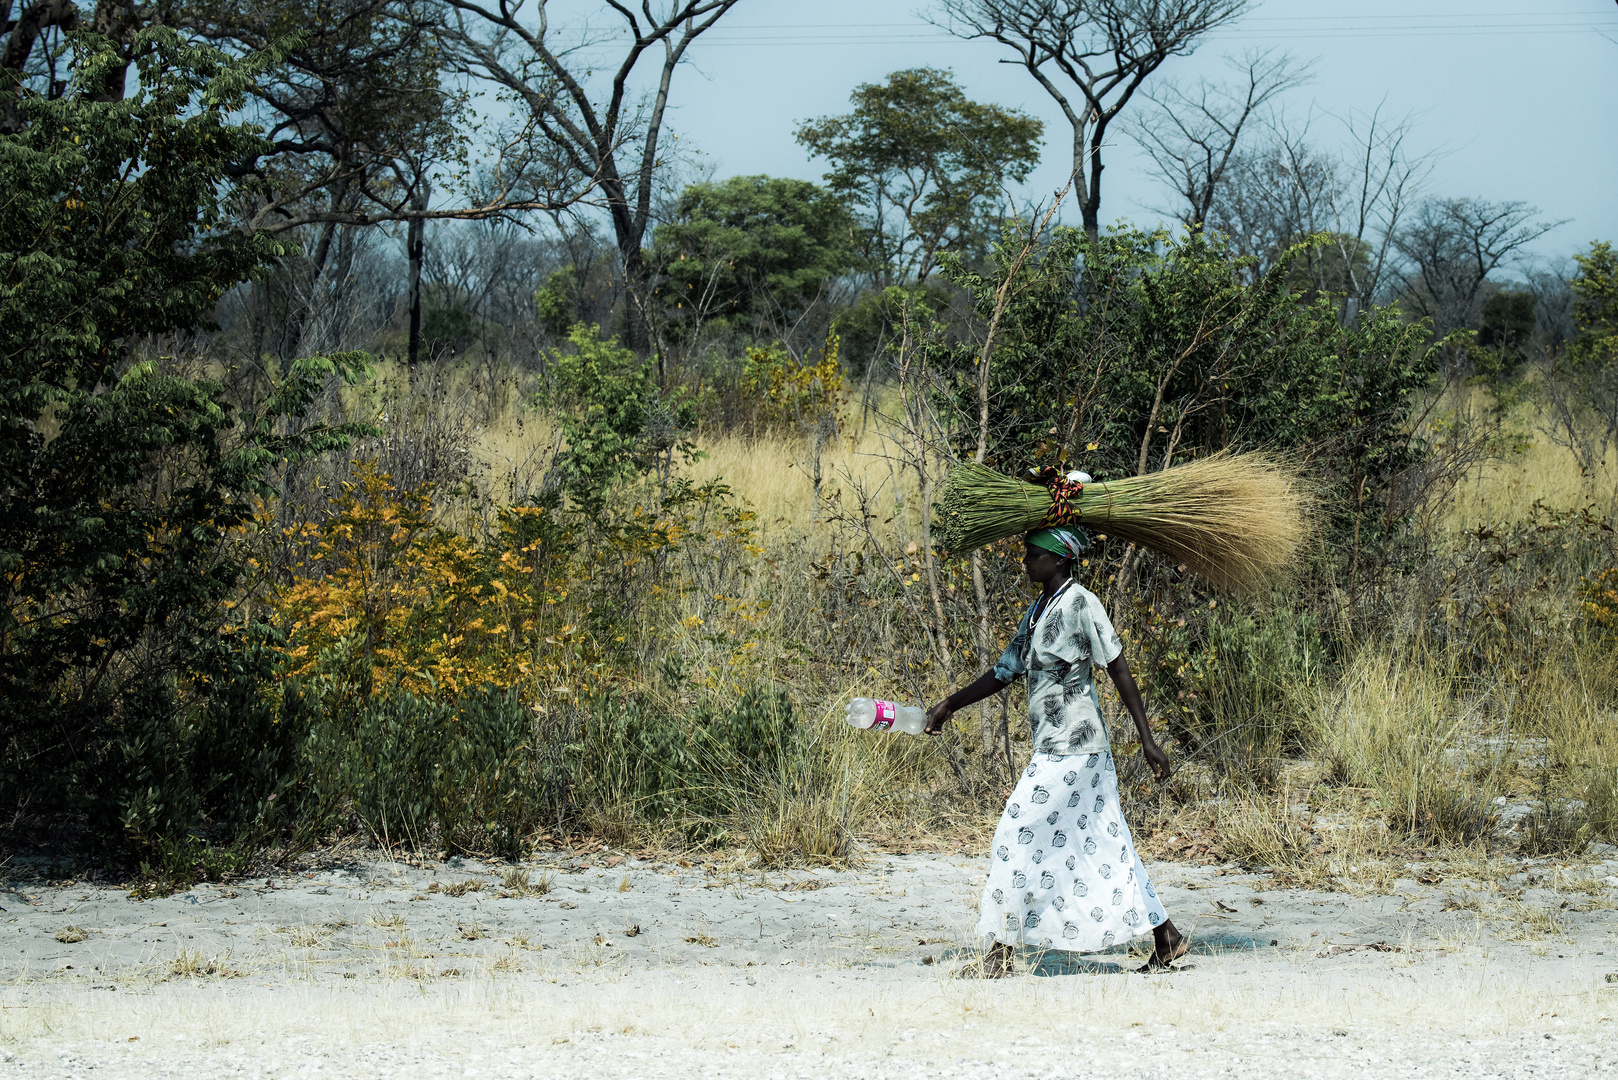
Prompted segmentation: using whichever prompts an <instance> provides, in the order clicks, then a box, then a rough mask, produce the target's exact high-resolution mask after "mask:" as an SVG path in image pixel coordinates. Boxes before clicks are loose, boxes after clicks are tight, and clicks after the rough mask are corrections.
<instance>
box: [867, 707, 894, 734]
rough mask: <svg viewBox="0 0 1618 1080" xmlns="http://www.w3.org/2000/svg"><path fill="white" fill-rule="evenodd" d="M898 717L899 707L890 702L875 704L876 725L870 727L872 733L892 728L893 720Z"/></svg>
mask: <svg viewBox="0 0 1618 1080" xmlns="http://www.w3.org/2000/svg"><path fill="white" fill-rule="evenodd" d="M898 717H899V706H898V705H896V704H894V703H893V702H891V701H879V702H877V703H876V723H874V724H872V725H871V730H872V731H886V730H888V729H889V728H891V727H892V726H893V722H894V720H896V719H898Z"/></svg>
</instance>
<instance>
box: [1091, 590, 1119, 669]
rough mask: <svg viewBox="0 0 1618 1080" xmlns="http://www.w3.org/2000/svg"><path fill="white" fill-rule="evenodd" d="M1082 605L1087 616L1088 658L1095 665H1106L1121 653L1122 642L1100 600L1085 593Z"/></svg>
mask: <svg viewBox="0 0 1618 1080" xmlns="http://www.w3.org/2000/svg"><path fill="white" fill-rule="evenodd" d="M1084 606H1085V611H1086V614H1087V615H1088V616H1089V619H1088V622H1089V626H1090V658H1091V660H1092V661H1093V662H1094V663H1095V665H1096V666H1097V667H1106V666H1107V665H1108V664H1110V663H1112V662H1113V661H1114V660H1116V659H1118V657H1119V656H1121V655H1122V654H1123V651H1124V643H1123V642H1122V641H1120V640H1119V638H1118V631H1116V630H1114V629H1113V628H1112V620H1111V619H1109V618H1108V617H1107V609H1106V608H1104V607H1102V606H1101V601H1099V600H1097V599H1096V598H1095V597H1094V596H1088V595H1087V596H1086V597H1085V605H1084Z"/></svg>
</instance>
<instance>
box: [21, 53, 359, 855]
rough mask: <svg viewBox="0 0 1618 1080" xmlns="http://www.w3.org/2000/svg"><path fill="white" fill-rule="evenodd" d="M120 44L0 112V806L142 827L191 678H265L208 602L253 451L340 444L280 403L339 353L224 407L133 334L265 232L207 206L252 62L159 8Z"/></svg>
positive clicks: (250, 261)
mask: <svg viewBox="0 0 1618 1080" xmlns="http://www.w3.org/2000/svg"><path fill="white" fill-rule="evenodd" d="M133 52H134V55H135V57H136V61H135V62H136V64H137V68H138V88H137V89H136V90H135V91H134V92H133V93H132V94H130V95H129V96H127V97H124V96H122V95H119V96H116V97H112V96H110V95H106V94H104V93H102V92H101V91H102V88H103V87H104V86H106V85H107V83H108V82H109V81H110V80H111V79H112V78H113V77H114V76H115V75H116V74H117V73H118V72H119V70H120V67H119V65H120V64H121V63H122V58H121V55H120V53H119V52H118V51H117V50H116V49H113V48H110V47H108V44H107V42H106V41H105V40H104V39H101V38H94V37H83V38H78V39H74V40H73V41H72V42H71V51H70V60H71V67H70V70H72V71H73V73H74V79H73V81H72V82H71V83H70V84H68V85H67V86H66V87H65V91H64V93H63V94H62V95H61V96H59V97H54V98H53V97H50V96H45V95H37V94H31V93H24V94H22V95H21V96H20V97H19V98H18V99H17V100H16V102H15V108H16V112H15V120H16V124H15V130H13V131H12V132H11V133H8V134H4V135H0V190H4V191H5V192H6V193H7V197H6V199H5V201H4V203H3V204H0V581H3V582H4V589H5V606H4V609H3V612H0V742H3V751H0V762H3V763H4V764H3V765H0V804H3V805H4V806H5V807H6V812H7V813H8V814H9V813H13V812H15V811H16V810H17V809H19V808H20V807H22V806H24V805H26V806H29V808H30V810H31V811H32V812H61V811H74V812H78V813H83V814H87V815H88V816H89V819H90V821H91V823H92V824H93V825H95V826H98V827H99V828H101V829H103V830H107V829H113V830H116V829H117V828H120V827H122V828H127V829H129V830H131V831H132V832H136V833H139V834H141V835H142V836H143V837H145V838H146V839H152V838H154V837H155V836H161V835H164V834H168V835H173V833H174V832H175V831H176V830H179V831H182V832H183V831H184V830H185V829H187V828H190V827H192V826H193V825H195V824H196V823H197V820H199V819H198V817H197V816H196V815H200V814H202V813H203V812H204V811H205V810H207V809H208V808H207V807H201V806H199V805H197V804H196V802H195V800H194V799H190V800H188V798H186V797H184V794H183V793H177V792H176V791H174V790H170V788H169V787H168V786H166V785H169V783H170V781H174V782H175V783H179V781H177V780H175V777H177V776H180V775H182V774H187V775H188V774H189V773H188V770H187V768H186V767H184V763H183V762H179V761H178V759H180V758H183V757H184V755H185V749H184V748H185V747H186V746H191V745H195V740H194V739H192V735H194V734H195V732H196V725H197V723H199V722H200V721H199V720H198V719H197V718H198V717H201V716H204V715H208V710H209V702H210V700H211V699H212V696H214V695H215V691H217V692H218V693H220V694H225V695H226V696H228V694H229V693H231V692H236V693H238V694H239V695H245V696H247V697H249V698H255V699H258V698H262V697H263V696H264V695H265V694H267V690H266V689H265V685H264V683H262V682H259V683H254V685H253V686H251V687H246V688H243V687H241V686H237V688H236V690H235V691H232V690H231V687H232V686H235V685H236V682H237V681H238V677H239V679H241V680H246V682H247V683H253V680H254V678H256V677H257V676H254V675H252V674H251V672H254V671H256V672H258V675H259V676H265V675H267V672H266V671H265V670H263V666H262V664H259V661H258V660H257V659H252V657H255V656H257V657H259V658H260V659H261V658H262V654H261V653H255V652H254V648H253V646H252V643H251V642H252V637H253V635H252V634H251V633H239V632H233V630H236V631H239V630H241V629H242V628H241V627H240V625H239V621H238V622H237V623H234V624H233V622H232V620H231V618H230V616H229V609H230V607H231V606H232V604H233V600H234V598H235V597H236V596H237V595H238V590H239V588H240V584H241V581H242V579H243V577H244V575H245V574H247V573H248V569H249V567H248V562H247V554H246V551H245V546H244V545H243V544H242V543H241V540H240V534H241V532H242V530H243V529H244V527H245V526H247V525H248V523H249V522H250V521H251V520H252V518H253V513H254V509H255V501H256V500H259V499H263V498H266V497H268V496H270V495H272V494H273V491H272V490H271V488H270V487H269V486H268V484H267V483H266V476H267V474H268V472H269V471H270V470H271V469H273V468H274V467H275V465H276V464H277V463H278V462H280V461H284V460H286V459H288V458H297V457H300V456H303V455H306V454H309V453H314V452H317V451H319V450H323V449H327V448H331V447H334V446H338V445H343V444H345V443H346V437H345V436H346V434H347V432H345V431H340V430H328V429H325V428H322V427H320V426H318V425H312V426H307V427H303V428H302V429H301V430H296V431H293V430H289V429H295V427H296V425H288V424H287V423H286V418H287V417H289V416H293V415H297V414H300V413H301V412H302V411H303V410H304V408H305V407H306V406H307V405H308V404H309V403H310V401H312V400H313V398H314V397H315V395H316V394H318V393H319V392H320V391H321V390H322V388H323V385H324V382H325V379H326V378H327V377H329V376H331V375H333V374H345V375H353V374H354V373H356V371H357V370H358V368H359V361H358V360H357V358H352V357H345V358H338V359H335V360H318V361H306V362H304V363H302V364H299V365H295V366H294V368H293V370H292V371H291V372H290V376H289V378H288V379H287V380H285V381H284V382H283V383H281V384H280V385H279V386H278V387H277V388H276V389H275V391H274V392H272V393H271V394H270V395H269V397H268V399H267V401H266V402H265V403H264V405H263V406H262V407H261V409H260V411H259V412H258V413H257V414H255V415H253V416H248V417H245V418H242V417H239V416H238V415H237V414H236V412H235V411H234V409H233V408H232V406H231V404H230V403H229V401H228V400H227V398H226V395H225V391H224V389H223V387H221V386H219V385H218V384H217V383H213V382H210V381H206V380H192V379H187V378H183V377H180V376H177V375H173V374H168V373H165V372H164V371H162V370H160V369H159V367H158V365H157V363H156V362H154V361H152V360H139V359H138V358H137V356H136V355H135V354H134V352H133V348H134V344H135V343H136V342H137V341H138V340H141V339H149V338H150V337H151V336H155V335H164V334H167V333H170V332H173V331H178V330H185V329H189V328H192V327H194V326H196V325H198V324H199V323H201V322H204V321H205V318H206V315H207V313H208V312H209V311H210V310H211V309H212V308H213V305H214V304H215V303H216V301H217V300H218V299H219V297H220V296H221V294H222V293H223V292H224V291H225V290H226V289H229V288H230V287H232V286H234V285H235V284H237V283H239V282H241V281H243V280H245V279H247V278H248V277H249V276H250V275H252V274H253V273H255V272H256V271H257V270H259V269H260V268H261V267H262V266H263V265H264V264H265V263H266V262H267V261H268V260H270V259H273V258H275V257H278V256H280V255H282V254H284V253H286V247H285V245H283V244H281V243H278V242H277V241H275V240H273V239H272V238H270V237H268V236H265V235H262V234H247V233H243V232H242V231H240V230H239V229H236V228H234V227H232V223H231V221H230V220H229V219H228V217H227V215H226V213H225V211H224V210H222V209H221V207H222V206H225V205H227V204H228V202H229V199H230V195H231V192H230V188H229V185H228V182H227V179H226V177H227V174H228V173H229V172H230V171H231V170H232V169H233V167H234V166H235V165H236V164H237V163H239V162H241V161H242V160H245V159H247V158H250V157H251V156H252V155H253V154H254V153H256V152H258V151H259V150H260V149H261V147H262V139H261V136H260V134H259V133H258V132H257V130H256V129H254V128H252V127H249V126H245V125H242V124H239V123H235V122H233V121H232V115H233V113H235V112H236V111H237V110H239V109H240V108H241V107H242V105H243V102H244V95H245V89H246V87H247V84H248V82H249V80H250V79H251V78H252V76H253V72H252V70H251V69H249V68H246V67H243V66H240V65H233V64H231V63H229V62H227V61H226V60H225V58H223V57H222V56H221V55H220V54H219V53H217V52H215V51H213V50H211V49H208V48H205V47H198V46H195V45H192V44H188V43H187V42H185V41H183V40H181V38H180V37H179V36H178V35H177V34H176V33H175V32H174V31H172V30H169V29H163V28H156V29H149V30H143V31H141V32H140V33H139V34H137V35H136V36H135V38H134V42H133ZM255 665H256V666H255ZM232 672H234V673H235V674H232ZM213 715H214V716H215V719H217V720H224V719H226V718H223V717H220V716H219V715H218V714H217V713H215V714H213ZM188 740H190V741H188ZM226 742H227V743H228V740H226ZM210 745H215V744H210ZM217 745H224V744H217ZM228 756H233V757H234V758H235V759H236V760H237V761H238V762H239V763H241V765H242V768H243V769H244V770H245V769H247V767H248V766H247V762H248V760H249V759H250V758H253V754H252V753H250V752H249V751H248V749H247V748H244V747H242V746H240V745H232V746H230V747H229V749H228ZM271 756H272V757H274V756H275V755H271ZM203 771H208V772H210V774H211V772H212V771H211V770H203ZM226 771H227V772H228V771H229V768H228V766H227V767H226ZM239 779H240V780H241V783H242V784H247V783H248V782H247V779H246V776H245V773H244V774H243V775H242V777H240V778H239ZM181 786H182V787H183V784H182V785H181ZM228 787H229V785H228V784H225V783H221V784H218V785H215V790H225V789H226V788H228ZM245 791H246V788H243V789H242V792H238V794H242V793H244V792H245ZM260 793H261V794H262V792H260ZM192 794H194V792H193V793H192ZM244 797H245V795H244ZM187 806H190V807H191V811H194V812H195V813H194V814H193V816H192V817H191V818H190V819H189V820H188V819H186V814H187V813H189V812H190V811H187V810H186V809H185V808H186V807H187ZM214 809H217V807H215V808H214ZM226 816H229V815H226Z"/></svg>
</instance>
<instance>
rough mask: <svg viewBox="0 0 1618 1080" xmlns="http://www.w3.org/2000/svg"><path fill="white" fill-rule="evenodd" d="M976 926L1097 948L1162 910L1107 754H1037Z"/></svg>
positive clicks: (1136, 930)
mask: <svg viewBox="0 0 1618 1080" xmlns="http://www.w3.org/2000/svg"><path fill="white" fill-rule="evenodd" d="M979 912H980V914H979V916H978V926H977V933H978V937H979V938H980V939H992V940H994V941H999V942H1003V943H1005V944H1007V945H1014V946H1015V945H1035V946H1038V947H1040V948H1046V949H1061V950H1064V951H1068V952H1096V951H1098V950H1101V949H1106V948H1110V947H1111V946H1113V945H1115V944H1117V943H1118V942H1120V941H1127V940H1128V939H1130V938H1132V937H1135V936H1136V935H1138V934H1145V933H1149V932H1150V931H1151V929H1152V928H1153V927H1154V926H1157V925H1158V924H1159V923H1161V922H1163V921H1164V920H1165V919H1167V918H1168V915H1167V914H1166V913H1165V912H1164V911H1163V904H1162V902H1161V901H1159V900H1158V898H1157V890H1156V889H1154V888H1153V887H1152V883H1151V881H1150V880H1149V879H1148V878H1147V876H1146V867H1145V866H1144V865H1142V864H1141V861H1140V856H1139V855H1137V854H1136V853H1135V844H1134V841H1133V840H1132V839H1131V838H1130V835H1129V826H1128V825H1126V824H1124V818H1123V813H1122V811H1121V808H1120V807H1119V805H1118V774H1117V772H1116V771H1115V770H1114V768H1113V764H1112V755H1111V754H1110V753H1097V754H1074V755H1071V756H1061V755H1056V754H1035V755H1034V758H1033V760H1032V761H1031V762H1030V763H1029V765H1028V768H1026V769H1024V770H1023V774H1022V779H1021V780H1019V781H1018V782H1017V787H1016V790H1014V791H1013V792H1012V793H1011V800H1010V801H1009V802H1007V803H1006V809H1005V813H1003V814H1002V815H1001V816H1000V825H999V827H998V828H996V829H995V832H994V844H993V846H992V849H991V852H990V855H989V880H988V882H987V883H986V884H985V885H984V886H983V899H982V902H981V904H980V906H979Z"/></svg>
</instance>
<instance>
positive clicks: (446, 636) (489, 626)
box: [272, 462, 580, 697]
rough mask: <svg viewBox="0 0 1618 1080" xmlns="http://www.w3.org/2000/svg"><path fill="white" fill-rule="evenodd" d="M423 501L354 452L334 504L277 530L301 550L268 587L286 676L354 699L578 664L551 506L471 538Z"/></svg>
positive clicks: (504, 515)
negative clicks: (315, 679)
mask: <svg viewBox="0 0 1618 1080" xmlns="http://www.w3.org/2000/svg"><path fill="white" fill-rule="evenodd" d="M432 510H433V506H432V500H431V498H430V497H429V496H428V495H427V494H425V493H423V492H411V491H399V490H398V489H397V488H395V486H394V484H393V482H392V480H391V479H390V478H389V477H388V476H387V475H386V474H384V473H382V472H380V471H379V470H378V469H377V467H376V465H375V463H374V462H362V463H360V464H359V465H358V466H357V467H356V469H355V474H354V479H353V480H351V481H349V482H347V483H345V484H344V485H343V491H342V494H341V495H340V496H339V498H338V499H337V500H336V512H335V513H334V514H332V515H331V516H330V517H329V518H327V519H326V520H325V521H322V522H318V523H308V524H305V525H303V526H301V527H299V528H298V529H296V530H289V532H295V533H296V535H294V536H289V537H288V539H290V540H292V541H294V542H301V544H302V547H303V549H304V551H305V555H304V557H303V558H302V559H301V560H299V561H297V562H296V563H294V565H293V567H292V575H293V576H292V580H291V581H290V582H288V583H287V584H285V585H283V586H282V587H280V588H279V589H277V590H276V591H275V592H274V594H273V597H272V605H273V607H274V609H275V611H276V613H277V615H278V616H279V617H280V621H281V623H282V625H283V626H284V627H285V629H286V632H287V634H286V641H285V644H284V645H283V646H282V649H283V654H284V657H285V660H286V668H285V672H286V674H287V675H288V676H290V677H293V678H307V677H310V676H324V677H327V678H331V679H333V680H335V681H336V683H337V684H338V687H339V688H340V689H341V690H342V691H343V692H345V693H352V694H357V695H358V696H360V697H368V696H370V695H371V694H374V693H379V692H384V691H388V690H394V689H397V690H403V691H407V692H409V693H412V694H416V695H418V696H423V697H437V696H449V697H455V696H458V695H460V694H461V693H464V692H465V691H467V690H470V689H472V688H475V687H479V686H487V685H492V686H500V687H508V686H514V685H518V684H524V683H528V682H530V681H531V680H534V679H536V678H539V677H541V676H554V675H555V674H556V673H557V672H560V671H565V670H567V669H570V668H572V667H575V666H576V665H575V663H574V661H575V660H576V659H577V653H578V651H579V646H580V642H579V641H578V638H577V635H576V633H575V629H576V628H575V627H574V626H572V625H569V624H568V618H567V611H568V606H567V600H568V598H569V586H568V560H569V557H570V551H571V537H570V536H569V534H568V533H567V531H566V530H565V529H564V528H563V527H562V525H561V524H560V523H559V522H557V521H556V520H555V519H554V512H553V510H552V509H551V508H547V507H533V506H518V507H507V508H504V509H502V510H501V511H500V512H499V514H498V517H497V520H496V525H495V528H494V530H493V532H492V535H491V536H490V537H489V538H488V540H487V541H486V542H485V543H483V544H476V543H474V542H473V541H472V540H471V539H469V538H467V537H465V536H460V535H456V534H454V533H451V532H449V531H447V530H445V529H442V528H439V527H438V526H437V525H435V524H434V522H433V519H432Z"/></svg>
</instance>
